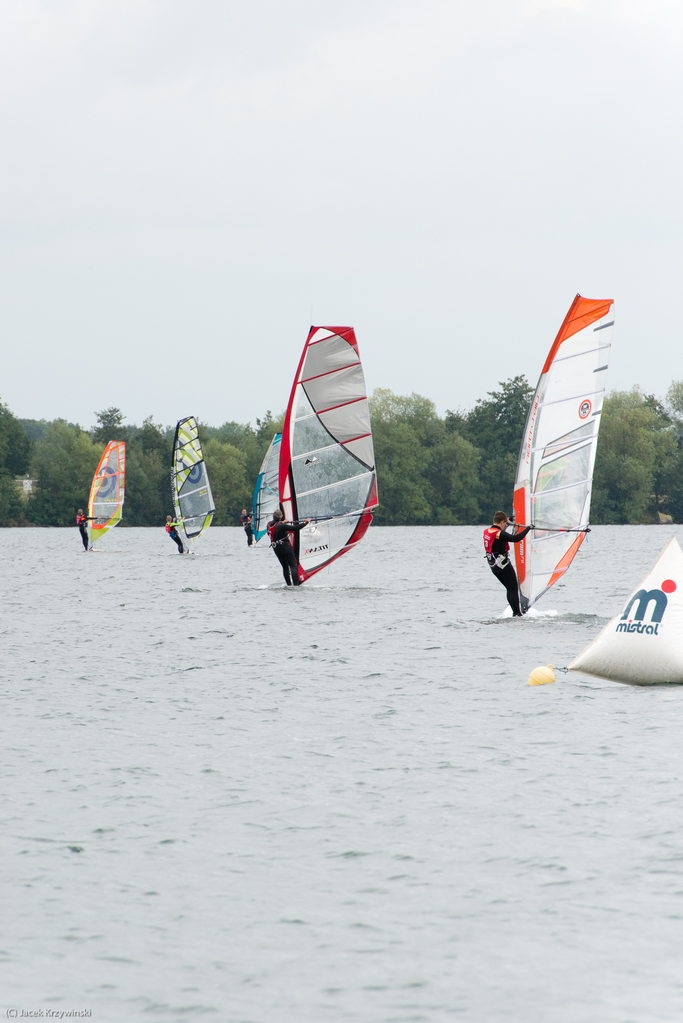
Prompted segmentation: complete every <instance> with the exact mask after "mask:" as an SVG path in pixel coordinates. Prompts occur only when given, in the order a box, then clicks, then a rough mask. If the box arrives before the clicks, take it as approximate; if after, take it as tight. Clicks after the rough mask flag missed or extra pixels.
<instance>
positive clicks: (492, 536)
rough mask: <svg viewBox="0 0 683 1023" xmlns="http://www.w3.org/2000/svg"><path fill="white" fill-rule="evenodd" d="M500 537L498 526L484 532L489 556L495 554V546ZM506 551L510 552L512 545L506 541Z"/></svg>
mask: <svg viewBox="0 0 683 1023" xmlns="http://www.w3.org/2000/svg"><path fill="white" fill-rule="evenodd" d="M499 536H500V529H498V528H497V526H487V527H486V529H485V530H484V550H485V551H486V553H487V554H493V544H494V542H495V541H496V540H497V539H498V537H499ZM505 550H506V551H509V550H510V544H509V543H508V542H507V541H505Z"/></svg>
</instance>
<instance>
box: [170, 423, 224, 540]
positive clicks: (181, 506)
mask: <svg viewBox="0 0 683 1023" xmlns="http://www.w3.org/2000/svg"><path fill="white" fill-rule="evenodd" d="M171 489H172V491H173V508H174V511H175V517H176V519H183V520H184V521H183V523H182V527H183V532H184V533H185V536H186V537H187V539H188V540H192V541H194V540H196V539H197V537H198V536H201V534H202V533H203V532H204V530H205V529H208V527H209V526H210V525H211V520H212V518H213V516H214V512H215V511H216V507H215V505H214V503H213V494H212V493H211V487H210V485H209V477H208V474H207V472H206V462H205V461H204V455H203V454H202V446H201V444H200V442H199V428H198V426H197V420H196V419H195V418H194V416H188V417H187V419H180V420H179V421H178V424H177V426H176V428H175V439H174V441H173V463H172V468H171Z"/></svg>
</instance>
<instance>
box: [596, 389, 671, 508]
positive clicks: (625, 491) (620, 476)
mask: <svg viewBox="0 0 683 1023" xmlns="http://www.w3.org/2000/svg"><path fill="white" fill-rule="evenodd" d="M659 429H661V424H660V423H659V422H658V417H657V413H656V412H654V411H653V410H652V408H651V407H650V406H649V405H648V403H647V401H646V399H645V396H644V395H643V394H642V392H641V390H640V388H638V387H634V388H632V390H630V391H613V392H612V393H611V394H610V395H609V396H608V397H607V398H605V401H604V404H603V409H602V416H601V424H600V439H599V441H598V451H597V457H596V461H595V473H594V476H593V496H592V502H591V520H592V521H593V522H596V523H611V522H614V523H619V522H623V523H627V522H633V523H638V522H648V521H651V520H652V513H651V500H652V493H653V485H654V480H655V473H656V471H657V442H656V439H655V438H656V434H657V432H658V431H659Z"/></svg>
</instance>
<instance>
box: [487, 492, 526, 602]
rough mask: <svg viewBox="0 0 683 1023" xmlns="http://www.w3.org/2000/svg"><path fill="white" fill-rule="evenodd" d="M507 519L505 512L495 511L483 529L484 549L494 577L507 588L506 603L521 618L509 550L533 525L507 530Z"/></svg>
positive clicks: (516, 584) (517, 587) (515, 578)
mask: <svg viewBox="0 0 683 1023" xmlns="http://www.w3.org/2000/svg"><path fill="white" fill-rule="evenodd" d="M508 525H509V519H508V517H507V515H506V514H505V512H502V511H497V512H496V514H495V515H494V516H493V525H492V526H488V527H487V528H486V529H485V530H484V550H485V551H486V560H487V561H488V563H489V568H490V569H491V571H492V572H493V574H494V575H495V577H496V579H498V581H499V582H501V583H502V584H503V586H504V587H505V589H506V590H507V596H508V604H509V605H510V607H511V608H512V614H513V616H514V617H515V618H521V617H522V614H523V613H524V612H523V611H522V610H521V609H520V605H519V584H518V582H517V576H516V575H515V570H514V568H513V567H512V564H511V563H510V557H509V551H510V544H511V543H519V542H520V540H523V539H524V537H525V536H526V535H527V533H528V532H529V530H530V529H533V525H531V526H525V527H524V528H523V529H520V531H519V532H516V531H515V529H514V524H513V529H512V531H508V528H507V527H508Z"/></svg>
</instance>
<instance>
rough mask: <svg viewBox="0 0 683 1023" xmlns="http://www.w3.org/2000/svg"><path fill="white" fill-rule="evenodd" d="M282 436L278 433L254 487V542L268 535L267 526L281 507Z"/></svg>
mask: <svg viewBox="0 0 683 1023" xmlns="http://www.w3.org/2000/svg"><path fill="white" fill-rule="evenodd" d="M281 440H282V434H281V433H276V434H275V436H274V437H273V439H272V441H271V443H270V447H269V448H268V451H267V452H266V457H265V458H264V459H263V463H262V465H261V470H260V472H259V474H258V477H257V479H256V486H255V487H254V503H253V510H252V517H251V528H252V530H253V533H254V542H255V543H258V542H259V540H262V539H263V537H264V536H265V535H266V525H267V524H268V520H269V519H272V517H273V512H274V511H275V509H276V508H278V507H279V505H280V492H279V487H278V475H279V471H280V441H281Z"/></svg>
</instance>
